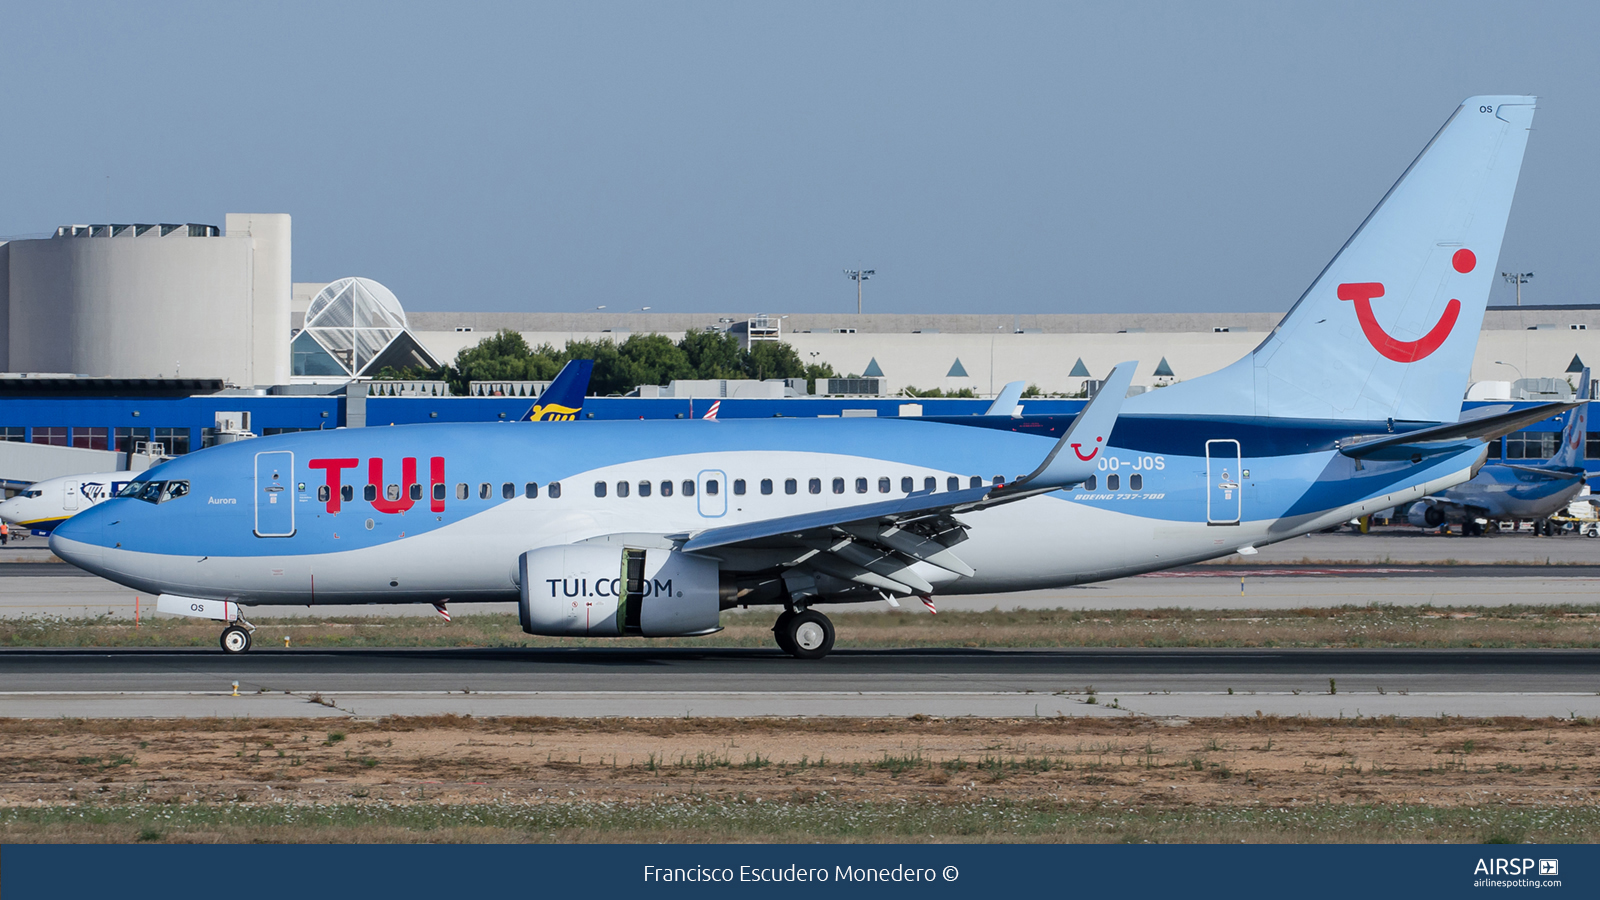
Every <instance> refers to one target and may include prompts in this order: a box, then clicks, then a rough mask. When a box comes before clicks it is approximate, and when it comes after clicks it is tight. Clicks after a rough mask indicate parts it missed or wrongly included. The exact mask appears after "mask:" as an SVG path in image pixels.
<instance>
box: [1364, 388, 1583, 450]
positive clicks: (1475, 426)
mask: <svg viewBox="0 0 1600 900" xmlns="http://www.w3.org/2000/svg"><path fill="white" fill-rule="evenodd" d="M1584 402H1586V401H1578V402H1572V403H1565V402H1563V403H1541V404H1539V405H1538V406H1530V407H1528V408H1527V409H1519V410H1515V411H1513V412H1508V413H1501V414H1499V415H1496V416H1484V417H1482V418H1478V419H1469V420H1468V421H1465V422H1450V423H1447V424H1444V425H1435V426H1433V427H1432V428H1423V429H1419V430H1417V431H1407V432H1404V433H1402V434H1388V435H1380V436H1376V437H1371V438H1367V437H1364V436H1357V437H1353V438H1351V439H1350V440H1349V441H1344V442H1341V443H1340V445H1339V452H1340V453H1343V454H1344V455H1345V456H1349V457H1353V458H1355V459H1406V458H1408V457H1411V456H1414V455H1417V454H1420V455H1422V456H1435V455H1438V454H1440V453H1451V452H1455V450H1457V449H1461V446H1462V444H1464V443H1470V442H1473V441H1484V442H1487V441H1492V440H1494V439H1496V438H1499V437H1503V436H1505V435H1508V434H1510V433H1511V432H1513V431H1521V430H1522V429H1524V428H1526V427H1528V426H1529V425H1532V424H1533V423H1535V422H1543V421H1544V420H1545V419H1548V418H1550V417H1551V416H1558V415H1560V414H1562V413H1564V412H1566V411H1567V410H1569V409H1572V408H1574V407H1576V406H1581V405H1583V403H1584ZM1452 448H1454V449H1452Z"/></svg>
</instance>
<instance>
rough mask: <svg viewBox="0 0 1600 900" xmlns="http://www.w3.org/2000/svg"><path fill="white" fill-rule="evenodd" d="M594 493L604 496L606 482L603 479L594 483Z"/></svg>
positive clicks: (597, 495)
mask: <svg viewBox="0 0 1600 900" xmlns="http://www.w3.org/2000/svg"><path fill="white" fill-rule="evenodd" d="M594 495H595V496H596V497H604V496H605V495H606V483H605V482H604V481H596V482H595V483H594Z"/></svg>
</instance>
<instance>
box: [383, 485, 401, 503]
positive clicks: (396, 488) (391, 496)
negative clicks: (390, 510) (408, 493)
mask: <svg viewBox="0 0 1600 900" xmlns="http://www.w3.org/2000/svg"><path fill="white" fill-rule="evenodd" d="M383 496H384V497H385V498H386V499H388V500H391V501H393V500H399V499H400V485H398V484H391V485H389V486H388V487H386V488H384V489H383Z"/></svg>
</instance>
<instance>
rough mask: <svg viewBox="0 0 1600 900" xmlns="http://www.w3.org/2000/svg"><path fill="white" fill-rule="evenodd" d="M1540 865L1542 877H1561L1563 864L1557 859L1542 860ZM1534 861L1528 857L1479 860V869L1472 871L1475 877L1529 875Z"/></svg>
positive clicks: (1539, 861)
mask: <svg viewBox="0 0 1600 900" xmlns="http://www.w3.org/2000/svg"><path fill="white" fill-rule="evenodd" d="M1538 863H1539V874H1540V875H1559V874H1560V873H1561V862H1560V860H1555V859H1541V860H1538ZM1533 864H1534V860H1532V859H1528V858H1526V857H1524V858H1522V859H1515V858H1513V859H1479V860H1478V866H1477V868H1475V869H1473V870H1472V874H1474V875H1527V874H1530V873H1532V872H1533Z"/></svg>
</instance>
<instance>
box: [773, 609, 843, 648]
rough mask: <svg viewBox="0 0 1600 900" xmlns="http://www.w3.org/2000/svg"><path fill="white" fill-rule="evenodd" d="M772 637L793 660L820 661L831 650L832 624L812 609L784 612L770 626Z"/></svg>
mask: <svg viewBox="0 0 1600 900" xmlns="http://www.w3.org/2000/svg"><path fill="white" fill-rule="evenodd" d="M772 635H773V637H774V638H776V639H777V641H778V646H779V647H780V648H782V650H783V652H785V653H787V654H789V655H790V656H793V657H794V658H795V659H821V658H823V657H824V656H827V655H828V651H829V650H832V649H833V623H832V622H830V621H828V617H827V616H825V615H823V614H822V613H819V612H817V611H816V610H814V609H807V610H802V611H800V612H794V611H792V610H791V611H785V612H784V613H783V615H781V616H779V617H778V621H777V623H776V624H774V625H773V626H772Z"/></svg>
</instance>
